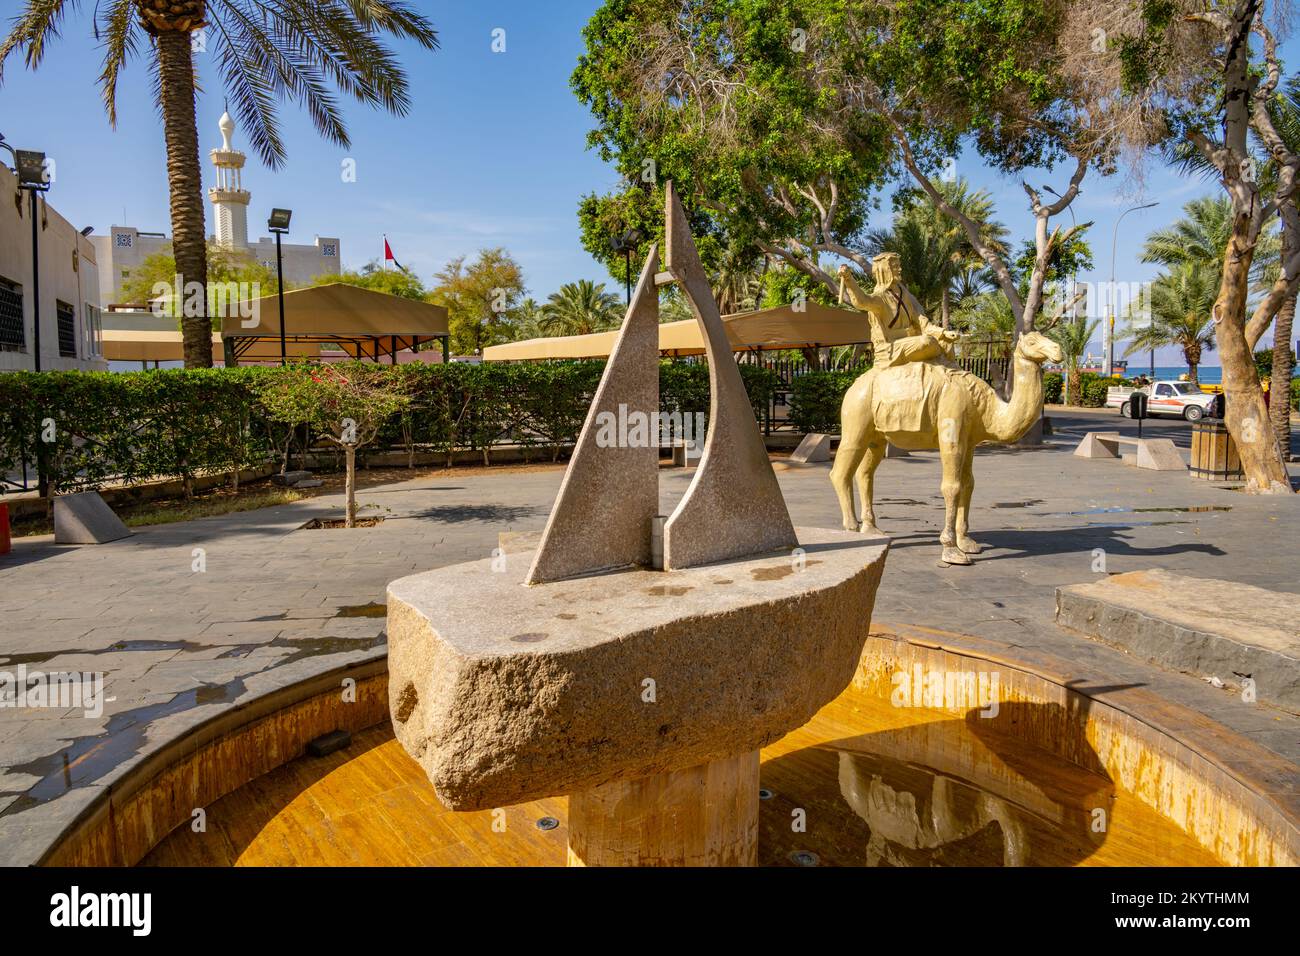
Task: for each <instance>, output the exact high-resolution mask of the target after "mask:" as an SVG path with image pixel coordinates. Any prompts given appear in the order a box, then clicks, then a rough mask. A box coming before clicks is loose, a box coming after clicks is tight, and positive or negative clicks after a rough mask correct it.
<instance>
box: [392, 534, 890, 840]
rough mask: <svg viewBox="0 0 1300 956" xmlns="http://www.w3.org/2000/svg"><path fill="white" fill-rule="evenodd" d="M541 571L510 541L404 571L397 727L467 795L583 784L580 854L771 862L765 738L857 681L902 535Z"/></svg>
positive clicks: (573, 790) (479, 803) (451, 802)
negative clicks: (490, 553) (681, 562)
mask: <svg viewBox="0 0 1300 956" xmlns="http://www.w3.org/2000/svg"><path fill="white" fill-rule="evenodd" d="M798 541H799V545H798V547H797V548H794V549H792V550H788V551H778V552H769V553H767V554H761V555H755V556H753V557H749V558H741V559H735V560H731V561H721V562H718V563H715V564H709V565H701V566H698V567H692V568H686V569H684V570H680V571H653V570H646V569H634V570H628V571H620V572H615V573H609V574H601V575H591V576H588V577H584V578H579V579H571V580H565V581H557V582H552V583H547V584H539V585H534V586H532V587H526V586H524V585H523V578H524V574H525V571H526V569H527V568H528V567H529V565H530V563H531V559H532V555H531V554H530V553H528V552H521V553H507V555H506V560H505V562H504V564H503V563H502V562H501V561H499V560H494V559H491V558H489V559H485V560H482V561H476V562H472V563H469V564H459V565H453V566H451V567H446V568H439V569H437V570H435V571H429V572H425V573H423V574H416V575H412V576H410V577H407V578H402V579H400V580H397V581H394V582H393V583H392V584H390V585H389V587H388V641H389V708H390V711H391V712H392V715H393V727H394V730H395V732H396V735H397V739H398V740H399V741H400V742H401V744H402V746H403V747H405V748H406V750H407V752H408V753H410V754H411V755H412V756H413V757H414V758H415V759H416V761H417V762H418V763H419V764H420V765H421V767H422V768H423V769H424V771H425V773H426V774H427V775H428V777H429V779H430V781H432V783H433V785H434V788H435V790H436V792H437V795H438V799H439V800H440V801H441V802H442V803H443V804H444V805H446V806H447V807H449V808H451V809H453V810H484V809H493V808H496V807H502V806H507V805H510V804H516V803H523V802H526V801H529V800H536V799H540V798H542V797H554V796H566V795H567V796H569V797H570V798H571V808H570V813H571V820H570V826H571V828H572V833H573V835H574V836H573V843H572V849H573V854H574V856H575V857H576V860H575V862H577V861H581V862H584V863H586V864H588V865H598V864H603V865H620V864H634V863H680V864H698V863H710V862H715V863H744V862H749V861H752V859H753V847H752V843H753V838H752V836H751V833H752V832H753V831H754V827H755V816H754V814H755V813H756V812H757V803H756V801H757V799H758V776H757V774H758V772H757V766H758V757H757V751H758V750H759V749H760V748H761V747H763V746H765V745H766V744H768V743H771V742H772V741H774V740H777V739H779V738H780V737H782V736H784V735H785V734H787V733H789V732H790V731H791V730H794V729H796V728H798V727H800V726H802V725H803V724H804V723H806V722H807V721H808V720H809V718H811V717H812V715H813V714H815V713H816V712H817V711H818V710H819V709H820V708H821V707H823V706H825V705H826V704H827V703H829V702H830V701H831V700H833V699H834V698H835V697H836V696H838V695H839V694H840V693H841V692H842V691H843V690H844V688H845V687H847V686H848V684H849V682H850V681H851V680H852V678H853V674H854V672H855V670H856V668H857V664H858V659H859V657H860V656H861V653H862V647H863V644H864V643H865V641H866V638H867V633H868V630H869V627H870V623H871V609H872V605H873V603H874V601H875V594H876V588H877V587H878V586H879V583H880V575H881V571H882V570H883V568H884V563H885V553H886V550H887V548H888V542H882V541H881V540H880V539H878V538H865V537H863V536H862V535H859V534H856V533H853V532H848V531H839V530H830V529H825V528H801V529H798Z"/></svg>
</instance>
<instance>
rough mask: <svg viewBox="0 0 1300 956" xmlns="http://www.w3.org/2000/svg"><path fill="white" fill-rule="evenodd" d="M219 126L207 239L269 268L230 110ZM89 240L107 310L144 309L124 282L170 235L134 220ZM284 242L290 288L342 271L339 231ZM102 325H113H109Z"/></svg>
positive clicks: (164, 247)
mask: <svg viewBox="0 0 1300 956" xmlns="http://www.w3.org/2000/svg"><path fill="white" fill-rule="evenodd" d="M217 128H218V129H219V130H221V148H220V149H214V150H212V152H210V153H209V154H208V155H209V156H210V157H211V158H212V166H213V169H214V172H215V175H214V178H213V180H212V187H211V188H210V189H209V190H208V199H210V200H211V201H212V217H211V219H209V220H208V223H209V227H208V241H209V242H212V243H216V244H217V245H219V246H222V247H223V248H225V249H229V250H231V251H232V252H233V253H235V254H236V256H237V257H238V258H240V259H244V258H246V259H249V260H251V261H253V262H257V263H260V264H261V265H262V266H263V267H265V268H267V269H274V268H276V244H275V240H274V239H271V238H269V237H265V236H263V237H262V238H259V239H253V240H251V241H250V239H249V235H248V204H249V200H251V199H252V193H251V192H249V191H248V190H247V189H245V188H244V163H245V161H246V160H247V157H246V156H245V155H244V153H243V152H242V151H241V150H238V149H235V146H234V136H235V121H234V120H233V119H231V118H230V113H229V112H226V113H223V114H222V116H221V120H220V121H219V122H218V124H217ZM267 211H268V212H269V210H267ZM124 218H125V217H124ZM205 218H206V217H205ZM254 228H256V227H254ZM90 244H91V246H92V247H93V248H94V250H95V259H96V264H97V266H98V272H99V301H100V302H102V303H103V304H104V308H105V311H106V312H111V311H112V309H111V308H110V307H111V306H115V305H116V306H122V307H123V308H127V307H139V308H141V309H144V308H145V305H144V304H143V303H139V302H128V301H127V300H126V298H125V296H124V294H123V288H124V286H125V284H126V282H127V280H128V279H129V277H130V276H131V275H132V274H133V272H135V270H138V269H141V268H143V267H144V264H145V261H146V260H147V259H148V258H149V257H150V256H154V255H163V256H170V255H171V254H172V241H171V237H170V236H168V235H167V234H166V233H164V232H156V231H148V230H142V229H140V228H138V227H136V226H118V225H114V226H110V227H109V228H108V230H107V231H106V232H104V233H95V234H94V235H92V236H91V237H90ZM282 245H283V249H282V258H283V265H284V281H285V285H286V287H288V288H300V287H302V286H308V285H313V284H316V283H317V282H319V281H320V280H321V279H322V278H327V277H329V276H332V275H338V274H339V272H341V271H342V266H341V263H340V259H341V257H342V254H341V251H340V243H339V240H338V237H337V236H335V237H330V236H319V235H318V236H315V237H313V238H312V241H311V242H310V243H306V242H302V243H293V242H285V243H283V244H282ZM104 327H105V328H113V326H111V325H105V326H104ZM0 367H3V365H2V364H0Z"/></svg>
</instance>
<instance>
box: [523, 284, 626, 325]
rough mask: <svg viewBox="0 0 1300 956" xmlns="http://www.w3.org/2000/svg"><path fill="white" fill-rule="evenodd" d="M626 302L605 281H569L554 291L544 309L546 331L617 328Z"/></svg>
mask: <svg viewBox="0 0 1300 956" xmlns="http://www.w3.org/2000/svg"><path fill="white" fill-rule="evenodd" d="M623 312H624V308H623V303H622V301H621V300H620V298H619V297H618V296H617V295H616V294H614V293H613V292H607V291H606V290H605V284H604V283H603V282H600V283H596V282H592V281H591V280H590V279H579V280H578V281H577V282H566V283H565V284H564V285H562V286H560V291H558V292H552V293H551V295H550V296H549V297H548V299H547V301H546V304H545V305H543V306H542V309H541V322H540V325H541V327H542V331H543V332H544V333H545V334H546V335H586V334H587V333H588V332H603V331H605V330H606V329H612V328H615V327H616V326H617V325H618V324H619V323H620V322H621V321H622V320H623Z"/></svg>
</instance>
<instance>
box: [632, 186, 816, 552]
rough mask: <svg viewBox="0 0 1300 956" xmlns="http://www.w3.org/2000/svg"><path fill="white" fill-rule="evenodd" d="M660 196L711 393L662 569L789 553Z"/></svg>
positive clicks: (743, 414) (736, 380)
mask: <svg viewBox="0 0 1300 956" xmlns="http://www.w3.org/2000/svg"><path fill="white" fill-rule="evenodd" d="M665 192H666V195H667V201H666V203H665V205H666V210H665V215H666V219H667V222H666V226H665V230H664V231H665V238H666V244H667V250H666V251H667V255H666V259H667V271H668V273H669V274H670V275H671V276H672V278H673V279H674V280H675V281H676V282H677V283H678V284H679V285H680V286H681V288H682V291H683V292H685V294H686V300H687V301H688V302H690V304H691V311H693V312H694V313H695V319H696V321H697V322H699V324H700V331H701V333H702V334H703V338H704V348H705V353H706V355H707V356H708V360H709V393H710V394H709V434H708V438H707V439H706V440H705V442H704V453H703V455H702V456H701V458H700V466H699V469H698V470H697V471H696V472H695V478H694V480H692V481H691V485H690V487H689V488H687V490H686V494H685V496H683V498H682V500H681V501H680V502H678V504H677V508H676V510H674V511H673V513H672V516H671V517H669V519H668V521H667V523H666V524H665V525H664V569H665V570H668V571H671V570H674V569H676V568H689V567H693V566H695V565H699V564H708V563H709V562H712V561H725V560H727V559H728V558H740V557H747V556H749V555H754V554H762V553H764V552H768V551H777V550H782V549H789V548H794V547H796V546H797V545H798V543H799V542H798V539H797V538H796V536H795V532H794V525H793V524H792V523H791V521H790V513H789V511H788V510H786V505H785V498H784V497H783V496H782V494H781V488H780V486H779V485H778V484H777V480H776V474H775V473H774V472H773V471H772V465H771V463H770V462H769V461H768V457H767V448H766V446H765V445H764V444H763V436H762V434H761V433H760V432H759V430H758V422H757V421H756V420H755V418H754V409H753V407H752V406H751V405H750V404H749V396H748V395H747V394H746V392H745V384H744V381H743V380H742V379H741V377H740V369H739V368H738V367H737V366H736V361H735V359H734V358H732V355H731V342H730V340H729V339H728V338H727V332H726V329H725V328H723V325H722V316H721V315H719V314H718V306H717V303H716V302H715V301H714V299H713V290H712V288H710V286H709V280H708V276H707V275H706V274H705V272H704V267H703V265H701V264H700V256H699V253H698V252H697V251H696V249H695V241H694V240H693V239H692V238H691V230H690V224H689V222H688V221H687V219H686V213H685V211H684V210H683V209H682V204H681V202H680V201H678V199H677V193H676V192H675V190H674V189H673V184H672V183H671V182H670V183H668V185H667V188H666V190H665ZM642 281H643V282H644V281H645V276H644V275H642Z"/></svg>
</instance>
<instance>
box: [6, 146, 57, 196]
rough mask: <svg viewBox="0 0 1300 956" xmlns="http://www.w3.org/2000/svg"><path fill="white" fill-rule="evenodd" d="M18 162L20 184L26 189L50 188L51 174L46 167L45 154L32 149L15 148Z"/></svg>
mask: <svg viewBox="0 0 1300 956" xmlns="http://www.w3.org/2000/svg"><path fill="white" fill-rule="evenodd" d="M14 161H15V162H16V163H17V164H18V185H20V186H22V187H23V188H24V189H49V188H50V174H49V171H48V170H47V169H46V167H45V154H44V153H38V152H36V151H35V150H31V149H16V150H14Z"/></svg>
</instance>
